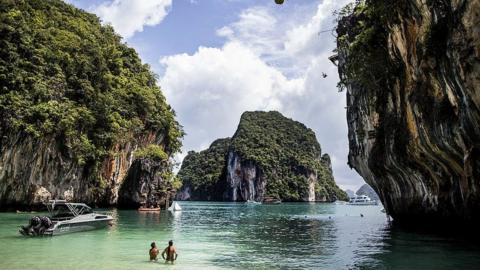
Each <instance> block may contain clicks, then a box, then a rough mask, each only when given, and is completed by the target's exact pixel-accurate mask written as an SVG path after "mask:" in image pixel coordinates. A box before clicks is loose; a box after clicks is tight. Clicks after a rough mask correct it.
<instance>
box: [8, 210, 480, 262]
mask: <svg viewBox="0 0 480 270" xmlns="http://www.w3.org/2000/svg"><path fill="white" fill-rule="evenodd" d="M181 206H182V208H183V211H182V212H176V213H170V212H168V211H162V212H161V213H152V212H143V213H142V212H137V211H120V210H111V211H109V214H111V215H112V216H113V217H114V219H115V222H114V223H113V224H112V226H111V227H110V228H109V229H106V230H97V231H89V232H82V233H76V234H70V235H65V236H59V237H53V238H23V237H20V236H18V235H17V234H16V230H17V226H19V225H21V224H24V223H25V222H27V221H28V218H29V217H30V216H31V214H14V213H0V221H1V222H0V243H1V244H0V258H1V260H0V269H25V267H28V268H29V269H46V268H48V269H68V268H70V269H87V268H95V269H158V268H159V266H163V263H162V262H158V263H150V262H148V257H147V252H148V248H149V245H150V242H152V241H156V242H157V245H158V246H159V247H160V248H163V246H164V245H166V243H167V241H168V240H170V239H173V240H174V242H175V245H176V246H177V249H178V252H179V260H178V262H177V264H176V265H174V266H168V267H169V269H453V268H455V269H462V268H464V269H472V268H476V267H477V266H478V265H480V264H479V263H480V256H478V255H480V250H479V248H478V245H476V244H475V243H468V242H462V241H460V240H458V239H451V238H442V237H438V236H432V235H425V234H415V233H411V232H404V231H399V230H394V229H392V228H391V227H390V225H389V223H388V222H387V221H386V218H385V216H384V214H382V213H381V212H380V209H381V207H377V206H348V205H334V204H307V203H296V204H295V203H290V204H281V205H245V204H240V203H204V202H183V203H181ZM360 214H363V215H364V217H361V216H360ZM26 251H28V254H27V255H26V254H25V252H26Z"/></svg>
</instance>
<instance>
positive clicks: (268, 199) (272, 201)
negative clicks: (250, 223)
mask: <svg viewBox="0 0 480 270" xmlns="http://www.w3.org/2000/svg"><path fill="white" fill-rule="evenodd" d="M263 203H266V204H281V203H282V200H280V199H277V198H274V197H265V198H264V199H263Z"/></svg>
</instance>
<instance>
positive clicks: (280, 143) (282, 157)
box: [231, 111, 341, 201]
mask: <svg viewBox="0 0 480 270" xmlns="http://www.w3.org/2000/svg"><path fill="white" fill-rule="evenodd" d="M231 149H232V150H233V151H235V152H236V153H237V154H238V155H240V156H241V157H242V160H245V161H253V162H254V163H255V164H257V165H258V166H259V167H260V168H262V171H263V173H264V174H265V176H266V179H267V187H266V191H267V194H266V195H267V196H273V197H277V198H282V199H284V200H290V201H299V200H302V199H303V198H305V197H307V191H308V187H309V181H308V175H309V174H310V173H314V174H317V175H318V176H319V184H320V185H321V186H328V185H333V186H335V187H336V185H335V182H334V181H333V176H332V174H331V171H329V170H328V168H327V167H326V164H324V163H323V162H322V160H321V147H320V144H319V143H318V141H317V138H316V136H315V133H314V132H313V130H311V129H309V128H307V127H306V126H305V125H304V124H302V123H300V122H297V121H294V120H292V119H289V118H286V117H284V116H283V115H282V114H280V113H279V112H276V111H271V112H245V113H244V114H243V115H242V117H241V119H240V124H239V126H238V128H237V131H236V132H235V135H234V136H233V138H232V146H231ZM327 177H329V178H330V180H331V181H327V179H326V178H327ZM337 188H338V187H337ZM332 195H333V194H332ZM340 196H341V195H337V197H340ZM328 198H333V196H329V197H328Z"/></svg>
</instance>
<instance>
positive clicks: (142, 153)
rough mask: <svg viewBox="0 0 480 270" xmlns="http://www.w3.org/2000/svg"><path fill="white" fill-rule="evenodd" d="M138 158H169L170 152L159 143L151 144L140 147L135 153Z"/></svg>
mask: <svg viewBox="0 0 480 270" xmlns="http://www.w3.org/2000/svg"><path fill="white" fill-rule="evenodd" d="M134 155H135V157H136V158H152V159H157V160H168V154H167V153H165V151H164V150H163V147H162V146H160V145H157V144H149V145H147V146H145V147H143V148H140V149H138V150H137V151H135V153H134Z"/></svg>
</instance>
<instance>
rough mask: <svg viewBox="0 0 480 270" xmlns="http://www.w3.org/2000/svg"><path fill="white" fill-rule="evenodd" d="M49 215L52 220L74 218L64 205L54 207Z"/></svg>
mask: <svg viewBox="0 0 480 270" xmlns="http://www.w3.org/2000/svg"><path fill="white" fill-rule="evenodd" d="M51 215H52V218H54V219H68V218H73V217H75V214H74V213H72V211H70V209H69V208H68V206H67V205H65V204H60V205H55V207H54V208H53V209H52V211H51Z"/></svg>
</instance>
